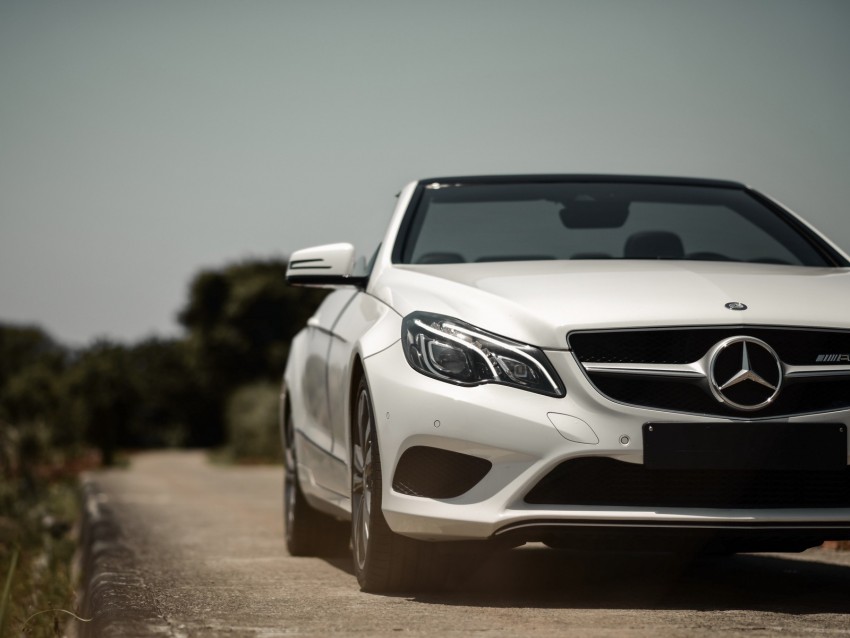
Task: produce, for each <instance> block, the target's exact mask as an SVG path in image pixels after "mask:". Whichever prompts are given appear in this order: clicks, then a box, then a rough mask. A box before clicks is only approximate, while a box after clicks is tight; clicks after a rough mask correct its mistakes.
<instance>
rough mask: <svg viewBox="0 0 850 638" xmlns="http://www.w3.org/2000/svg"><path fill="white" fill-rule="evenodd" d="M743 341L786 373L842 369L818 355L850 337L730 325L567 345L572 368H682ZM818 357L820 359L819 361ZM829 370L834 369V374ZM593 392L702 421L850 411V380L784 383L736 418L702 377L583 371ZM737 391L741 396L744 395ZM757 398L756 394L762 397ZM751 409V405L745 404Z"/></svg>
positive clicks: (595, 337)
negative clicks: (755, 343)
mask: <svg viewBox="0 0 850 638" xmlns="http://www.w3.org/2000/svg"><path fill="white" fill-rule="evenodd" d="M737 336H749V337H754V338H757V339H760V340H762V341H764V342H766V343H767V344H769V345H770V346H771V347H772V348H773V349H774V350H775V351H776V354H777V356H778V357H779V359H780V360H781V361H782V362H783V363H784V364H785V365H788V366H820V367H822V368H823V369H824V370H825V371H829V369H830V367H831V366H835V365H840V364H844V365H845V366H846V365H847V361H846V359H845V358H844V357H835V360H834V361H829V362H828V363H824V361H823V359H824V357H823V355H833V356H834V355H847V354H848V353H850V331H842V330H826V329H823V330H816V329H795V328H770V327H752V326H731V327H723V328H703V327H690V328H665V329H657V330H608V331H597V332H575V333H572V334H570V335H569V337H568V341H569V344H570V347H571V349H572V350H573V354H574V355H575V357H576V359H578V361H579V363H580V364H582V365H583V366H588V365H591V364H594V363H600V364H667V365H681V364H686V363H693V362H696V361H700V360H702V359H703V358H704V357H705V356H706V354H707V353H708V352H709V351H710V350H711V349H712V348H713V347H714V346H715V345H716V344H717V343H719V342H720V341H722V340H724V339H727V338H729V337H737ZM819 358H820V359H821V360H820V361H819ZM833 369H834V368H833ZM587 376H588V378H589V379H590V381H591V383H593V385H594V386H595V387H596V389H597V390H598V391H599V392H601V393H602V394H604V395H605V396H606V397H608V398H609V399H612V400H614V401H618V402H620V403H624V404H627V405H634V406H638V407H645V408H651V409H656V410H665V411H672V412H685V413H690V414H700V415H706V416H719V417H739V418H740V417H746V418H775V417H780V416H792V415H797V414H814V413H821V412H832V411H837V410H844V409H847V408H850V374H846V375H844V376H833V377H818V376H807V377H797V378H793V379H792V378H791V377H789V378H787V379H786V383H785V384H784V386H783V387H782V389H781V391H780V393H779V395H778V396H777V398H776V400H775V401H774V402H773V403H772V404H771V405H769V406H767V407H765V408H763V409H760V410H757V411H742V410H738V409H735V408H732V407H730V406H728V405H725V404H723V403H721V402H719V401H718V400H717V399H716V398H715V397H714V395H713V394H712V393H711V390H710V388H709V383H708V380H707V379H706V378H693V377H691V378H687V377H681V376H680V377H674V376H658V375H650V374H641V373H640V372H636V373H634V374H622V373H620V374H614V373H611V372H607V371H604V370H602V371H600V370H588V371H587ZM746 389H747V388H746V387H745V386H742V388H741V390H744V391H745V390H746ZM762 392H763V390H762ZM749 403H751V404H752V403H757V401H755V400H753V401H749Z"/></svg>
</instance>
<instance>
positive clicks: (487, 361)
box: [401, 312, 566, 397]
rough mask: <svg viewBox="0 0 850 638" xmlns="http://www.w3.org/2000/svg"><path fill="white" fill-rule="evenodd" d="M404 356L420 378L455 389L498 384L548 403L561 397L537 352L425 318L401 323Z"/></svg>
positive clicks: (433, 317) (441, 319)
mask: <svg viewBox="0 0 850 638" xmlns="http://www.w3.org/2000/svg"><path fill="white" fill-rule="evenodd" d="M401 334H402V343H403V346H404V356H405V357H407V362H408V363H409V364H410V365H411V366H412V367H413V368H414V369H415V370H416V371H418V372H421V373H422V374H424V375H426V376H429V377H433V378H435V379H439V380H441V381H447V382H449V383H455V384H458V385H470V386H471V385H480V384H482V383H499V384H502V385H510V386H514V387H516V388H522V389H523V390H530V391H531V392H539V393H540V394H547V395H549V396H554V397H562V396H564V395H565V394H566V391H565V390H564V386H563V384H562V383H561V380H560V379H559V378H558V374H557V373H556V372H555V370H554V369H553V368H552V364H551V363H549V360H548V359H547V358H546V355H544V354H543V352H542V351H541V350H539V349H538V348H535V347H533V346H529V345H526V344H524V343H520V342H518V341H513V340H511V339H506V338H505V337H500V336H499V335H495V334H492V333H489V332H485V331H484V330H480V329H479V328H475V327H474V326H471V325H469V324H467V323H464V322H462V321H458V320H457V319H452V318H451V317H444V316H442V315H434V314H430V313H425V312H414V313H412V314H409V315H408V316H407V317H405V318H404V321H403V322H402V328H401Z"/></svg>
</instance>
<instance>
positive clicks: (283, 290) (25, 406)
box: [0, 260, 323, 473]
mask: <svg viewBox="0 0 850 638" xmlns="http://www.w3.org/2000/svg"><path fill="white" fill-rule="evenodd" d="M285 272H286V262H285V261H283V260H253V261H243V262H240V263H235V264H232V265H228V266H225V267H223V268H221V269H215V270H205V271H203V272H200V273H199V274H198V275H197V276H195V278H194V279H193V281H192V284H191V286H190V289H189V298H188V299H187V301H186V304H185V306H184V308H183V309H182V310H181V311H180V313H179V315H178V318H179V321H180V324H181V326H182V327H183V329H184V335H183V336H182V337H180V338H176V339H160V338H151V339H147V340H144V341H141V342H138V343H134V344H129V345H128V344H122V343H116V342H112V341H108V340H101V341H98V342H96V343H94V344H93V345H91V346H90V347H87V348H85V349H82V350H75V349H70V348H68V347H65V346H63V345H62V344H60V343H57V342H56V341H55V340H54V339H53V338H51V336H50V335H48V334H47V333H46V332H44V331H43V330H42V329H40V328H38V327H33V326H17V325H2V324H0V470H5V472H7V473H8V472H11V473H17V472H16V469H17V468H15V467H14V466H19V465H21V464H26V463H28V461H29V460H32V461H36V462H37V458H38V457H39V456H41V455H42V454H44V453H45V451H46V450H54V451H56V450H62V451H64V453H67V454H73V453H74V452H75V451H80V450H84V449H86V448H91V447H95V448H97V449H99V450H100V451H101V454H102V460H103V462H104V464H111V463H112V462H113V461H114V459H115V453H116V451H117V450H120V449H138V448H152V447H166V446H168V447H187V446H191V447H211V446H219V445H221V444H223V443H225V442H226V439H227V434H226V432H227V419H228V416H227V415H228V414H230V415H231V416H230V418H231V419H234V418H240V417H239V414H240V413H239V409H240V408H239V406H240V405H244V404H246V402H248V403H249V406H248V407H249V408H251V405H250V402H251V401H252V397H258V396H261V397H262V400H264V401H265V404H266V406H265V408H264V409H265V413H264V414H263V416H262V418H263V419H265V420H268V412H269V410H270V408H269V404H270V402H271V401H272V400H273V397H274V394H275V390H273V388H275V387H276V386H277V385H279V383H280V379H281V375H282V373H283V368H284V365H285V361H286V356H287V353H288V350H289V342H290V340H291V338H292V336H293V335H294V334H295V333H296V332H297V331H298V330H299V329H300V328H301V326H303V325H304V323H305V322H306V320H307V318H308V317H309V316H310V315H311V314H312V313H313V311H314V310H315V308H316V306H317V305H318V303H319V301H321V299H322V297H323V293H322V292H321V291H315V290H308V289H300V288H292V287H289V286H288V285H287V284H286V282H285V280H284V275H285ZM237 395H238V397H240V398H239V400H238V401H237V405H236V406H235V407H234V406H232V405H230V406H229V402H230V401H231V399H232V398H233V397H237ZM243 413H244V410H243Z"/></svg>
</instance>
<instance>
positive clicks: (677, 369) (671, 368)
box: [582, 361, 706, 379]
mask: <svg viewBox="0 0 850 638" xmlns="http://www.w3.org/2000/svg"><path fill="white" fill-rule="evenodd" d="M582 366H583V367H584V369H585V370H587V371H588V372H590V373H603V374H632V375H647V376H660V377H688V378H694V379H704V378H705V377H706V373H705V369H704V368H703V367H702V362H701V361H695V362H693V363H594V362H590V361H585V362H584V363H582Z"/></svg>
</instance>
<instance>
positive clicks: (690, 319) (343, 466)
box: [281, 175, 850, 591]
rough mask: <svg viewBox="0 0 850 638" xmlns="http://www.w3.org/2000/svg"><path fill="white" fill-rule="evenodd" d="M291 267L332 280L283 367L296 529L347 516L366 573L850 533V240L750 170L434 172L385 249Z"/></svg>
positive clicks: (306, 280) (299, 537) (295, 275)
mask: <svg viewBox="0 0 850 638" xmlns="http://www.w3.org/2000/svg"><path fill="white" fill-rule="evenodd" d="M287 279H288V280H289V282H290V283H291V284H295V285H302V286H323V287H330V288H334V289H335V290H334V292H332V293H331V294H330V295H329V296H328V297H327V298H326V299H325V300H324V302H323V303H322V305H321V307H320V308H319V309H318V311H317V312H316V314H315V315H314V316H313V317H312V318H311V319H310V321H309V322H308V323H307V326H306V327H305V328H304V329H303V330H302V331H301V332H300V333H299V334H298V335H297V336H296V337H295V339H294V340H293V343H292V348H291V352H290V356H289V361H288V364H287V367H286V372H285V375H284V383H283V391H282V401H281V427H282V435H283V441H284V447H285V453H286V478H285V490H284V492H285V496H284V501H285V502H284V509H285V522H286V540H287V544H288V548H289V551H290V552H291V553H292V554H296V555H310V554H322V553H327V552H331V551H333V550H334V549H338V548H339V547H341V546H342V547H347V546H348V539H349V534H350V540H351V546H352V551H353V555H354V567H355V571H356V574H357V577H358V580H359V582H360V585H361V587H362V588H363V589H365V590H370V591H382V590H398V589H404V588H410V587H416V586H418V585H420V584H425V583H434V582H436V581H439V578H440V576H441V575H442V574H444V573H445V568H446V565H447V563H446V561H447V560H451V557H452V556H453V555H454V556H456V555H458V552H453V551H452V550H455V549H458V548H463V551H462V552H461V553H462V554H467V553H468V552H467V550H468V549H470V548H471V547H473V546H478V545H482V546H497V545H500V544H504V545H505V546H516V545H520V544H522V543H524V542H528V541H539V542H543V543H546V544H547V545H550V546H552V547H585V546H587V545H588V544H591V545H601V546H602V547H623V546H626V547H634V548H643V547H653V546H657V545H658V544H659V543H660V545H661V547H674V546H677V544H678V543H679V542H688V543H692V544H694V546H699V547H702V548H706V549H710V550H713V551H723V552H734V551H762V550H764V551H767V550H770V551H773V550H778V551H799V550H801V549H804V548H806V547H810V546H813V545H816V544H819V543H821V542H822V541H823V540H825V539H829V538H832V539H848V538H850V470H848V449H847V447H848V446H847V441H848V435H847V429H848V426H850V261H849V260H848V257H847V255H846V254H844V253H843V252H841V250H839V249H838V248H837V247H836V246H835V245H833V244H832V243H830V242H829V241H828V240H827V239H825V238H824V237H823V236H822V235H820V234H819V233H818V232H816V231H815V230H814V229H812V227H810V226H809V225H808V224H806V223H805V222H804V221H802V220H801V219H800V218H799V217H797V216H796V215H794V214H793V213H791V212H790V211H788V210H786V209H785V208H783V207H782V206H780V205H779V204H778V203H776V202H775V201H773V200H771V199H769V198H768V197H766V196H764V195H762V194H760V193H758V192H756V191H754V190H752V189H750V188H748V187H746V186H743V185H741V184H738V183H734V182H726V181H717V180H702V179H682V178H664V177H662V178H656V177H634V176H606V175H534V176H499V177H447V178H437V179H426V180H421V181H418V182H415V183H412V184H410V185H408V186H406V187H405V188H404V190H402V191H401V193H400V195H399V197H398V205H397V207H396V210H395V214H394V215H393V217H392V221H391V222H390V225H389V229H388V230H387V233H386V237H385V238H384V241H383V243H382V244H381V245H380V247H379V249H378V250H377V252H376V253H375V255H374V256H373V257H372V259H371V261H370V262H369V263H368V264H366V263H365V260H363V261H357V260H355V257H354V249H353V247H352V246H351V245H350V244H331V245H326V246H320V247H316V248H308V249H305V250H300V251H298V252H296V253H295V254H294V255H293V256H292V258H291V261H290V263H289V270H288V273H287ZM349 520H350V521H351V523H350V524H349V523H347V522H345V523H342V522H340V521H349ZM464 541H466V542H464ZM469 541H476V543H475V544H472V543H469ZM484 541H486V542H484ZM447 557H448V558H447Z"/></svg>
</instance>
